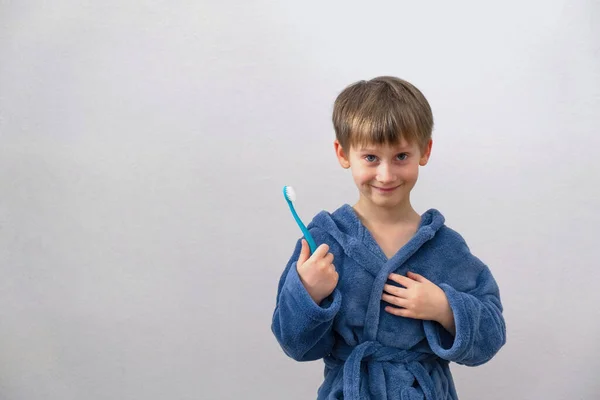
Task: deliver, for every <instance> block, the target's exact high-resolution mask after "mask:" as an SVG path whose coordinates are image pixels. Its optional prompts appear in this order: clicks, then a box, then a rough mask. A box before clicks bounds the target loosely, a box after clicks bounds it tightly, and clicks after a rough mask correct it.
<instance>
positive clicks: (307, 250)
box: [296, 239, 310, 267]
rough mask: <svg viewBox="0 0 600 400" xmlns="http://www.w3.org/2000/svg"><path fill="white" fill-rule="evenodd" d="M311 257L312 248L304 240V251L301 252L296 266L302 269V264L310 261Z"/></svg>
mask: <svg viewBox="0 0 600 400" xmlns="http://www.w3.org/2000/svg"><path fill="white" fill-rule="evenodd" d="M309 257H310V248H309V247H308V243H307V242H306V240H304V239H302V249H301V250H300V256H298V262H297V263H296V266H298V267H300V266H301V265H302V264H304V263H305V262H306V260H308V258H309Z"/></svg>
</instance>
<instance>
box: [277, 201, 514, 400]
mask: <svg viewBox="0 0 600 400" xmlns="http://www.w3.org/2000/svg"><path fill="white" fill-rule="evenodd" d="M308 229H309V231H310V232H311V234H312V235H313V238H314V239H315V242H316V244H317V246H318V245H320V244H322V243H327V244H328V245H329V247H330V250H329V251H330V252H331V253H333V255H334V261H333V264H334V265H335V267H336V270H337V272H338V274H339V281H338V285H337V287H336V289H335V290H334V292H333V293H332V294H331V295H330V296H329V297H328V298H326V299H325V300H324V301H323V302H322V303H321V304H320V305H317V304H316V303H315V302H314V301H313V300H312V299H311V297H310V296H309V294H308V292H307V291H306V289H305V288H304V286H303V285H302V282H301V281H300V278H299V276H298V272H297V270H296V260H298V256H299V255H300V248H301V243H300V240H298V242H297V244H296V248H295V250H294V253H293V255H292V256H291V258H290V260H289V262H288V263H287V266H286V268H285V270H284V271H283V274H282V276H281V279H280V281H279V286H278V290H277V303H276V308H275V312H274V314H273V322H272V326H271V329H272V331H273V333H274V335H275V337H276V338H277V341H278V342H279V344H280V345H281V347H282V349H283V351H284V352H285V353H286V354H287V355H288V356H289V357H291V358H293V359H294V360H298V361H312V360H317V359H323V360H324V362H325V367H324V368H325V374H324V375H325V377H324V378H325V379H324V382H323V384H322V385H321V387H320V388H319V389H318V397H317V398H318V399H347V400H348V399H350V400H358V399H386V400H388V399H402V400H414V399H427V400H431V399H457V398H458V397H457V394H456V390H455V388H454V382H453V380H452V375H451V373H450V369H449V362H450V361H453V362H455V363H458V364H463V365H469V366H475V365H480V364H483V363H485V362H487V361H488V360H490V359H491V358H492V357H493V356H494V355H495V354H496V353H497V352H498V350H499V349H500V348H501V347H502V346H503V345H504V343H505V341H506V327H505V322H504V318H503V316H502V304H501V302H500V294H499V290H498V286H497V284H496V281H495V280H494V278H493V276H492V274H491V272H490V270H489V269H488V267H487V266H486V265H485V264H483V263H482V262H481V261H480V260H479V259H478V258H476V257H475V256H474V255H472V254H471V252H470V251H469V248H468V247H467V245H466V243H465V241H464V240H463V238H462V237H461V236H460V235H459V234H458V233H457V232H455V231H453V230H452V229H450V228H448V227H447V226H446V225H444V217H443V215H442V214H441V213H440V212H439V211H437V210H434V209H431V210H429V211H427V212H426V213H425V214H423V215H422V216H421V223H420V225H419V228H418V230H417V232H416V234H415V235H414V236H413V238H412V239H411V240H410V241H409V242H408V243H407V244H406V245H405V246H404V247H402V248H401V249H400V250H399V251H398V253H396V254H395V255H394V256H393V257H392V258H391V259H388V258H387V257H386V255H385V254H384V253H383V251H382V249H381V248H380V247H379V245H378V244H377V242H376V241H375V239H374V238H373V236H372V235H371V234H370V232H369V231H368V230H367V229H366V228H365V226H364V225H363V224H362V223H361V221H360V220H359V219H358V217H357V215H356V213H355V211H354V209H353V208H352V207H351V206H350V205H348V204H345V205H343V206H342V207H340V208H339V209H337V210H336V211H335V212H333V213H328V212H326V211H322V212H320V213H319V214H317V215H316V216H315V218H314V219H313V220H312V221H311V223H310V224H309V225H308ZM408 271H411V272H415V273H417V274H420V275H423V276H424V277H425V278H427V279H429V280H430V281H432V282H433V283H435V284H436V285H438V286H439V287H440V288H441V289H442V290H443V291H444V292H445V293H446V296H447V297H448V301H449V303H450V307H451V308H452V311H453V313H454V320H455V325H456V335H455V336H452V335H451V334H450V333H449V332H447V331H446V330H445V329H444V328H443V327H442V326H441V325H440V324H439V323H437V322H433V321H423V320H417V319H411V318H404V317H399V316H395V315H392V314H389V313H388V312H386V311H385V310H384V307H385V306H388V305H389V304H388V303H386V302H384V301H383V300H382V299H381V296H382V293H383V286H384V284H386V283H389V284H393V285H396V286H398V285H397V284H396V283H395V282H392V281H388V276H389V274H390V273H392V272H394V273H397V274H401V275H405V276H406V273H407V272H408Z"/></svg>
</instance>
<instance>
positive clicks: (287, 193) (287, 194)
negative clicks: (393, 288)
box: [285, 186, 296, 201]
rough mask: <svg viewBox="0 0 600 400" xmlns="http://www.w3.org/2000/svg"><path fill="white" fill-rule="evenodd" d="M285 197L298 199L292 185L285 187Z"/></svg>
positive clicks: (293, 199)
mask: <svg viewBox="0 0 600 400" xmlns="http://www.w3.org/2000/svg"><path fill="white" fill-rule="evenodd" d="M285 197H287V199H288V200H289V201H296V192H295V191H294V188H293V187H291V186H286V187H285Z"/></svg>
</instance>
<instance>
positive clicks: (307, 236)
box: [283, 186, 317, 254]
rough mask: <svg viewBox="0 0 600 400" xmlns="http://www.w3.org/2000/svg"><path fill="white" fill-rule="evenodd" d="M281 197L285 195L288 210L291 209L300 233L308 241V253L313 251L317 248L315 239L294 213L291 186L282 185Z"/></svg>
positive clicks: (293, 193) (294, 195)
mask: <svg viewBox="0 0 600 400" xmlns="http://www.w3.org/2000/svg"><path fill="white" fill-rule="evenodd" d="M283 197H285V200H286V201H287V203H288V205H289V206H290V210H291V211H292V215H293V216H294V219H295V220H296V223H297V224H298V226H299V227H300V229H301V230H302V233H303V234H304V238H305V239H306V241H307V242H308V246H309V247H310V254H312V253H314V252H315V250H316V249H317V245H316V244H315V241H314V239H313V237H312V236H311V234H310V232H309V231H308V229H306V226H304V224H303V223H302V220H301V219H300V217H299V216H298V214H296V210H294V204H292V202H293V201H296V192H295V191H294V188H293V187H291V186H284V187H283Z"/></svg>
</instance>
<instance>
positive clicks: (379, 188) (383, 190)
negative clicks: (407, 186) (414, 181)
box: [373, 185, 400, 192]
mask: <svg viewBox="0 0 600 400" xmlns="http://www.w3.org/2000/svg"><path fill="white" fill-rule="evenodd" d="M399 187H400V185H398V186H394V187H391V188H382V187H377V186H373V188H375V189H377V190H379V191H381V192H391V191H393V190H395V189H398V188H399Z"/></svg>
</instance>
